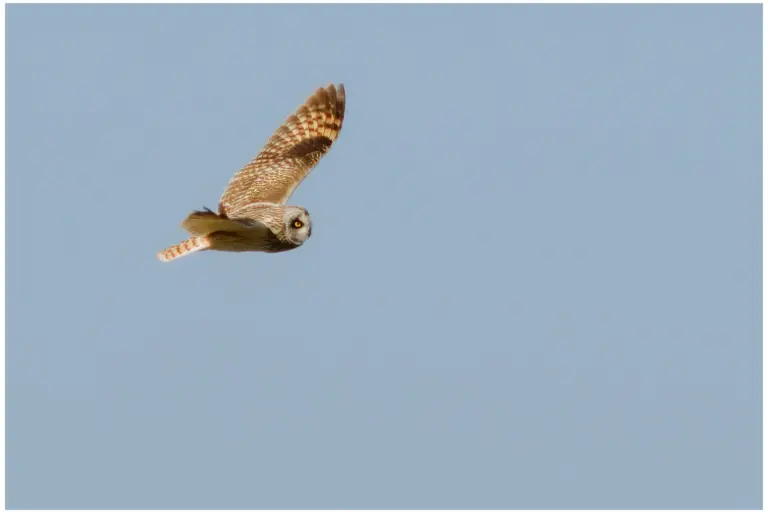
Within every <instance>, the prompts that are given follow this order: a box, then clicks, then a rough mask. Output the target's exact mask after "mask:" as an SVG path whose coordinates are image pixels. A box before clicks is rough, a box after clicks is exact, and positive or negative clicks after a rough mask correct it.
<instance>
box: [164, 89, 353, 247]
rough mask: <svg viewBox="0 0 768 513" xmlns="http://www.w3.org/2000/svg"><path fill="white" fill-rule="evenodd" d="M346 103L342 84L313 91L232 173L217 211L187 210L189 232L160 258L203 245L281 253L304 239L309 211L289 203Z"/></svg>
mask: <svg viewBox="0 0 768 513" xmlns="http://www.w3.org/2000/svg"><path fill="white" fill-rule="evenodd" d="M345 102H346V99H345V94H344V85H343V84H339V85H338V86H335V85H333V84H331V85H329V86H328V87H326V88H320V89H318V90H317V91H315V94H313V95H312V96H310V97H309V98H308V99H307V101H306V102H304V104H303V105H301V106H300V107H299V108H298V109H296V112H295V113H294V114H292V115H291V116H289V117H288V118H287V119H286V120H285V122H284V123H283V125H282V126H281V127H280V128H278V129H277V131H275V133H274V134H273V135H272V137H270V138H269V139H268V140H267V143H266V144H265V145H264V147H263V148H262V150H261V152H259V154H258V155H256V158H254V159H253V160H251V161H250V162H249V163H248V164H246V166H245V167H243V168H242V169H241V170H240V171H238V172H237V173H236V174H235V176H233V177H232V179H231V180H230V181H229V185H228V186H227V189H226V191H224V195H223V196H222V197H221V200H220V201H219V208H218V212H213V211H212V210H209V209H207V208H204V209H203V210H196V211H194V212H192V213H191V214H189V215H188V216H187V218H186V219H185V220H184V221H183V222H182V224H181V226H182V228H184V230H186V231H187V232H188V233H189V234H190V235H191V237H189V238H188V239H187V240H185V241H184V242H180V243H179V244H176V245H174V246H171V247H169V248H167V249H164V250H163V251H160V252H159V253H157V257H158V258H159V259H160V260H161V261H163V262H170V261H171V260H175V259H177V258H179V257H182V256H184V255H188V254H190V253H194V252H196V251H203V250H215V251H263V252H267V253H278V252H282V251H289V250H291V249H296V248H298V247H299V246H301V245H302V244H304V242H305V241H306V240H307V239H308V238H309V237H310V236H311V235H312V219H311V218H310V217H309V212H308V211H307V209H305V208H303V207H297V206H289V205H286V204H285V202H286V201H287V200H288V198H290V197H291V195H292V194H293V192H294V191H295V190H296V188H297V187H298V186H299V184H300V183H301V182H302V181H303V180H304V179H305V178H306V177H307V175H308V174H309V173H310V171H312V168H314V167H315V165H316V164H317V163H318V162H319V161H320V159H321V158H322V157H323V155H325V154H326V153H328V150H330V149H331V146H332V145H333V142H334V141H335V140H336V138H337V137H338V136H339V132H340V131H341V124H342V122H343V121H344V108H345Z"/></svg>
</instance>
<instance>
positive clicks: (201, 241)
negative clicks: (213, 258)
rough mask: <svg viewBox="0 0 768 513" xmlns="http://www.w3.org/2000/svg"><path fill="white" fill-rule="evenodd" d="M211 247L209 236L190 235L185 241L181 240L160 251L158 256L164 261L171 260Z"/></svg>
mask: <svg viewBox="0 0 768 513" xmlns="http://www.w3.org/2000/svg"><path fill="white" fill-rule="evenodd" d="M209 247H211V242H210V241H209V240H208V237H190V238H188V239H187V240H185V241H184V242H179V243H178V244H176V245H175V246H171V247H170V248H167V249H164V250H162V251H159V252H158V253H157V258H159V259H160V260H161V261H163V262H170V261H171V260H176V259H177V258H179V257H183V256H184V255H188V254H190V253H194V252H195V251H200V250H203V249H208V248H209Z"/></svg>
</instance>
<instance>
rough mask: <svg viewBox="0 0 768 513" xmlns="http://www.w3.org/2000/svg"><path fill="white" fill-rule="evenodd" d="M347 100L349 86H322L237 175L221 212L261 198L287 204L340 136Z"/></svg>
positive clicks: (232, 181)
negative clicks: (346, 90)
mask: <svg viewBox="0 0 768 513" xmlns="http://www.w3.org/2000/svg"><path fill="white" fill-rule="evenodd" d="M345 103H346V98H345V91H344V85H339V86H338V87H336V86H334V85H330V86H328V87H326V88H325V89H318V90H317V91H316V92H315V94H314V95H312V96H310V97H309V99H308V100H307V101H306V102H305V103H304V105H302V106H301V107H299V108H298V109H297V110H296V112H295V113H294V114H292V115H291V116H289V117H288V119H286V120H285V122H284V123H283V125H282V126H281V127H280V128H278V129H277V131H276V132H275V133H274V134H273V135H272V137H270V138H269V140H268V141H267V143H266V144H265V145H264V148H263V149H262V150H261V152H259V154H258V155H257V156H256V158H254V159H253V160H252V161H250V162H249V163H248V164H247V165H246V166H245V167H243V169H241V170H240V171H239V172H238V173H237V174H236V175H235V176H234V177H232V180H230V182H229V186H228V187H227V190H226V191H225V192H224V195H223V196H222V197H221V201H220V203H219V213H222V214H227V215H228V216H230V217H232V216H233V214H236V213H237V211H238V210H239V209H241V208H242V207H244V206H245V205H248V204H249V203H254V202H257V201H258V202H265V203H278V204H284V203H285V202H286V201H287V200H288V198H289V197H290V196H291V194H293V191H294V190H296V187H298V186H299V184H300V183H301V182H302V181H303V180H304V178H306V176H307V175H308V174H309V172H310V171H311V170H312V168H313V167H314V166H315V165H316V164H317V163H318V161H319V160H320V159H321V158H322V157H323V156H324V155H325V154H326V153H328V150H330V148H331V145H332V144H333V142H334V141H335V140H336V137H338V135H339V131H341V125H342V122H343V121H344V108H345Z"/></svg>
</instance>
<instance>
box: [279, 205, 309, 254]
mask: <svg viewBox="0 0 768 513" xmlns="http://www.w3.org/2000/svg"><path fill="white" fill-rule="evenodd" d="M285 233H286V235H287V236H288V238H289V239H290V240H291V241H292V242H293V243H295V244H297V245H298V244H302V243H304V241H305V240H307V239H308V238H309V237H310V235H312V219H310V217H309V212H307V210H306V209H305V208H301V207H285Z"/></svg>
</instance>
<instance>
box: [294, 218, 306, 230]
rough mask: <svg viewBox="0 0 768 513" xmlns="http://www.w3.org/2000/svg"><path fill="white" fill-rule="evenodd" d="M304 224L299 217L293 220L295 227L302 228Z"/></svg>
mask: <svg viewBox="0 0 768 513" xmlns="http://www.w3.org/2000/svg"><path fill="white" fill-rule="evenodd" d="M302 226H304V223H302V222H301V221H299V220H298V219H296V220H295V221H294V222H293V227H294V228H301V227H302Z"/></svg>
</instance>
